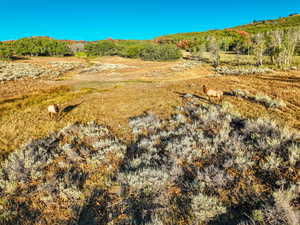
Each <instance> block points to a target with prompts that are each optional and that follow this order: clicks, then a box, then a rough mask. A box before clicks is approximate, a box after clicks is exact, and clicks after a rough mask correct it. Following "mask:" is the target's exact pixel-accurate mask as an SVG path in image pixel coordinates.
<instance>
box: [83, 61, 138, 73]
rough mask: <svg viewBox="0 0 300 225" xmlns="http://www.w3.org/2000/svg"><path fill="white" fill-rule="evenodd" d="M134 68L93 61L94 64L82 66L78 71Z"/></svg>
mask: <svg viewBox="0 0 300 225" xmlns="http://www.w3.org/2000/svg"><path fill="white" fill-rule="evenodd" d="M129 68H136V67H135V66H127V65H124V64H110V63H95V64H94V65H92V66H90V67H87V68H84V69H82V70H81V71H80V73H97V72H101V71H105V70H119V69H129Z"/></svg>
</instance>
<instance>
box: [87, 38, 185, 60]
mask: <svg viewBox="0 0 300 225" xmlns="http://www.w3.org/2000/svg"><path fill="white" fill-rule="evenodd" d="M85 52H86V53H87V55H89V56H114V55H118V56H122V57H126V58H141V59H143V60H152V61H153V60H155V61H165V60H176V59H179V58H180V57H181V56H182V54H181V51H180V49H179V48H178V47H176V45H174V44H166V45H160V44H157V43H153V42H151V41H113V40H104V41H99V42H97V43H89V44H87V45H86V46H85Z"/></svg>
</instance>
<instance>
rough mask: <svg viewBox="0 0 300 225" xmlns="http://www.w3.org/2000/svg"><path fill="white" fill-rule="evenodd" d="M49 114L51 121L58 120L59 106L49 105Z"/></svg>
mask: <svg viewBox="0 0 300 225" xmlns="http://www.w3.org/2000/svg"><path fill="white" fill-rule="evenodd" d="M48 114H49V118H50V119H53V118H57V117H58V115H59V107H58V105H57V104H53V105H49V106H48Z"/></svg>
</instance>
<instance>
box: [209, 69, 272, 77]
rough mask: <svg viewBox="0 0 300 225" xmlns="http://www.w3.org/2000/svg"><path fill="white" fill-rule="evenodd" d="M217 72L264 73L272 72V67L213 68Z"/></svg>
mask: <svg viewBox="0 0 300 225" xmlns="http://www.w3.org/2000/svg"><path fill="white" fill-rule="evenodd" d="M214 70H215V71H216V72H217V73H219V74H222V75H251V74H264V73H273V70H272V69H269V68H258V67H251V68H241V67H238V68H229V67H218V68H216V69H214Z"/></svg>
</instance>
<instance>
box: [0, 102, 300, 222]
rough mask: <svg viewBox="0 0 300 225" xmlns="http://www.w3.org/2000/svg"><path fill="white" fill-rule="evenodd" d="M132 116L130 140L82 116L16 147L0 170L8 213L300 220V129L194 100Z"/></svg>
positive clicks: (101, 218) (44, 218)
mask: <svg viewBox="0 0 300 225" xmlns="http://www.w3.org/2000/svg"><path fill="white" fill-rule="evenodd" d="M192 98H193V97H192ZM129 125H130V126H131V127H132V132H133V137H134V138H133V140H132V141H131V142H130V143H128V144H127V145H125V144H124V143H123V142H122V141H121V140H119V139H118V138H116V137H114V136H113V135H112V134H111V133H110V132H109V130H108V129H107V128H106V127H103V126H99V125H97V124H94V123H91V124H84V125H81V124H75V125H72V126H70V127H67V128H65V129H63V130H62V131H60V132H58V133H56V134H53V135H51V136H49V137H48V138H44V139H41V140H36V141H33V142H32V143H30V144H29V145H27V146H25V147H24V148H23V149H21V150H19V151H16V152H15V153H12V154H11V156H10V157H9V159H8V160H7V161H5V162H4V163H3V168H2V169H1V173H0V194H1V196H0V197H1V201H0V205H1V207H0V215H1V216H0V219H1V222H2V223H3V224H7V225H10V224H18V223H20V221H22V222H23V223H22V224H25V225H26V224H45V225H47V224H72V225H73V224H121V225H140V224H156V225H157V224H171V225H175V224H176V225H177V224H193V225H196V224H220V225H221V224H254V223H255V224H258V225H265V224H270V225H275V224H278V222H277V221H282V222H283V224H285V223H286V224H289V225H290V224H292V225H294V224H295V221H296V222H297V221H298V220H297V218H298V217H297V216H298V215H299V208H297V207H298V206H297V205H296V204H297V199H298V198H297V194H299V177H300V174H299V168H298V165H299V154H298V150H299V148H300V144H299V142H297V139H298V138H299V135H297V134H295V133H292V132H291V131H289V130H288V129H284V128H281V127H279V126H278V125H277V124H276V123H274V122H272V121H268V120H263V119H259V120H249V119H244V118H241V117H239V116H236V115H232V114H229V113H228V112H226V110H225V109H224V108H222V107H220V106H204V105H197V104H195V103H188V104H187V105H186V106H184V107H178V113H176V114H174V115H172V116H171V117H170V118H168V119H164V120H163V119H160V118H158V117H157V116H155V115H153V114H144V115H141V116H138V117H134V118H131V119H130V122H129ZM297 188H298V189H297ZM297 190H298V192H297ZM3 218H5V219H3ZM295 218H296V219H295Z"/></svg>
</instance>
